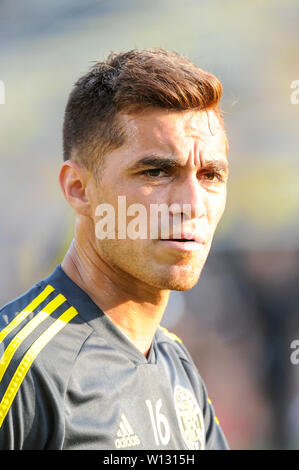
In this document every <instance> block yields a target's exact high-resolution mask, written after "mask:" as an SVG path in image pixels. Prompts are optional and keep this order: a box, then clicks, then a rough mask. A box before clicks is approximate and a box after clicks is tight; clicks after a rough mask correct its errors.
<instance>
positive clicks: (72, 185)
mask: <svg viewBox="0 0 299 470" xmlns="http://www.w3.org/2000/svg"><path fill="white" fill-rule="evenodd" d="M87 182H88V178H87V170H86V169H85V168H82V167H80V166H79V165H78V164H76V163H75V162H73V161H72V160H67V161H65V162H64V163H63V164H62V166H61V169H60V173H59V183H60V186H61V189H62V192H63V194H64V197H65V199H66V200H67V202H68V203H69V204H70V206H71V207H72V208H73V209H75V211H76V212H77V213H78V214H80V215H86V216H88V215H90V202H89V198H88V191H87Z"/></svg>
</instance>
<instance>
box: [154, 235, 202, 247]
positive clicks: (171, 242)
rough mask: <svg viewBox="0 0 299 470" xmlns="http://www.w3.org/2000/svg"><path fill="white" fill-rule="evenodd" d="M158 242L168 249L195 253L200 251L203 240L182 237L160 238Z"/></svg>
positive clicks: (193, 236) (190, 236) (191, 236)
mask: <svg viewBox="0 0 299 470" xmlns="http://www.w3.org/2000/svg"><path fill="white" fill-rule="evenodd" d="M159 241H160V242H162V243H164V244H165V245H166V246H168V247H170V248H174V249H176V250H181V251H196V250H200V249H202V248H203V246H204V244H205V243H204V240H203V239H201V238H200V237H198V236H195V235H188V236H187V235H184V236H182V237H181V238H173V237H171V236H169V237H168V238H160V240H159Z"/></svg>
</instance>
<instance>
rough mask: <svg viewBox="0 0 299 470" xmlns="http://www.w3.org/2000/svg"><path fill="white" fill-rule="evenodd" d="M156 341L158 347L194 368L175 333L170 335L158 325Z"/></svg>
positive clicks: (169, 332)
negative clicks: (165, 349) (170, 352)
mask: <svg viewBox="0 0 299 470" xmlns="http://www.w3.org/2000/svg"><path fill="white" fill-rule="evenodd" d="M156 339H157V343H158V345H159V346H162V347H163V346H164V347H165V348H167V349H168V350H169V351H172V352H173V353H174V354H176V355H177V356H178V357H179V358H180V359H182V360H183V361H186V362H188V363H189V364H190V365H192V366H194V367H195V365H194V362H193V360H192V358H191V356H190V353H189V352H188V350H187V348H186V346H185V345H184V343H183V340H182V339H181V338H179V337H178V336H177V335H176V334H175V333H172V332H171V331H169V330H168V329H167V328H165V327H164V326H161V325H160V326H159V328H158V330H157V333H156Z"/></svg>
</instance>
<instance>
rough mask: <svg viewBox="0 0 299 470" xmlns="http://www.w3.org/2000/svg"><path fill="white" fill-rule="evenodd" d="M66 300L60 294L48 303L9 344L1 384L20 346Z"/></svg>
mask: <svg viewBox="0 0 299 470" xmlns="http://www.w3.org/2000/svg"><path fill="white" fill-rule="evenodd" d="M65 300H66V298H65V297H64V296H63V295H61V294H59V295H57V297H55V299H54V300H52V301H51V302H49V303H48V305H47V306H46V307H45V308H44V309H43V310H42V311H41V312H39V313H38V314H37V315H36V316H35V317H33V318H32V320H30V321H29V322H28V323H27V325H26V326H24V328H23V329H22V330H21V331H20V332H19V333H18V334H17V335H16V336H15V337H14V339H13V340H12V341H11V342H10V343H9V345H8V346H7V348H6V350H5V351H4V353H3V354H2V357H1V358H0V382H1V380H2V377H3V375H4V373H5V371H6V369H7V367H8V366H9V363H10V361H11V359H12V357H13V355H14V353H15V352H16V350H17V349H18V347H19V346H20V344H21V343H22V342H23V341H24V339H25V338H27V336H28V335H29V334H30V333H31V332H32V331H33V330H34V329H35V328H36V327H37V326H38V325H39V324H40V323H42V322H43V321H44V320H45V319H46V318H48V317H49V315H51V314H52V313H53V312H54V311H55V310H56V309H57V308H58V307H59V305H61V304H62V303H63V302H65Z"/></svg>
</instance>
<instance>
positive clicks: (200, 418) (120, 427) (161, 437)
mask: <svg viewBox="0 0 299 470" xmlns="http://www.w3.org/2000/svg"><path fill="white" fill-rule="evenodd" d="M204 448H206V449H227V448H228V445H227V443H226V440H225V437H224V435H223V432H222V430H221V428H220V426H219V422H218V420H217V418H216V416H215V414H214V410H213V406H212V404H211V401H210V400H209V398H208V397H207V393H206V389H205V386H204V383H203V381H202V379H201V377H200V375H199V374H198V372H197V369H196V367H195V365H194V363H193V361H192V359H191V357H190V355H189V353H188V352H187V350H186V348H185V347H184V345H183V344H182V342H181V340H180V339H179V338H178V337H177V336H175V335H174V334H172V333H169V332H168V331H167V330H166V329H165V328H162V327H159V328H158V330H157V332H156V335H155V337H154V340H153V343H152V346H151V349H150V352H149V355H148V357H147V358H146V357H145V356H144V355H143V354H142V353H141V352H139V350H137V348H136V347H135V346H134V345H133V343H131V342H130V340H129V339H128V338H126V336H125V335H124V334H122V332H121V331H120V330H119V329H118V328H117V327H116V326H115V325H114V323H113V322H112V321H111V320H110V319H109V318H108V317H107V316H106V315H105V314H104V313H103V312H102V311H101V310H100V309H99V307H97V306H96V305H95V303H94V302H93V301H92V300H91V299H90V297H89V296H88V295H87V294H86V293H85V292H84V291H83V290H82V289H81V288H80V287H79V286H78V285H77V284H75V283H74V282H73V281H72V280H71V279H70V278H69V277H68V276H67V275H66V274H65V273H64V271H63V270H62V268H61V267H60V266H57V268H56V269H55V271H54V272H53V273H52V274H51V276H49V277H48V278H47V279H44V280H43V281H41V282H39V283H37V284H36V285H35V286H33V287H32V289H30V290H29V291H28V292H27V293H25V294H24V295H22V296H21V297H19V298H18V299H15V300H13V301H12V302H10V303H9V304H7V305H6V306H5V307H3V308H2V309H1V311H0V449H2V450H4V449H34V450H38V449H93V450H97V449H105V450H113V449H132V450H135V449H136V450H139V449H146V450H155V449H175V450H176V449H180V450H182V449H204Z"/></svg>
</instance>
